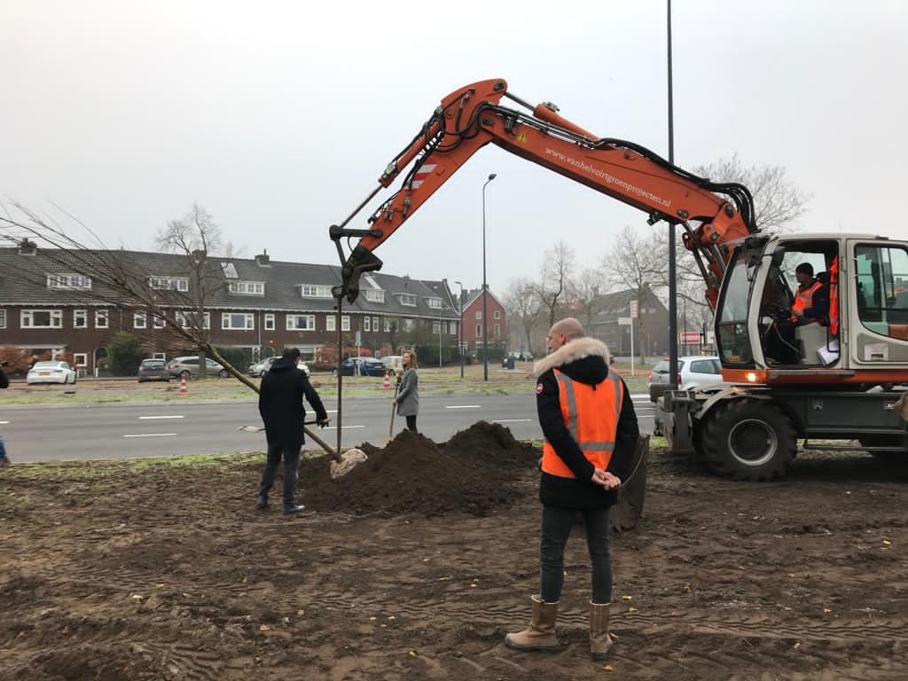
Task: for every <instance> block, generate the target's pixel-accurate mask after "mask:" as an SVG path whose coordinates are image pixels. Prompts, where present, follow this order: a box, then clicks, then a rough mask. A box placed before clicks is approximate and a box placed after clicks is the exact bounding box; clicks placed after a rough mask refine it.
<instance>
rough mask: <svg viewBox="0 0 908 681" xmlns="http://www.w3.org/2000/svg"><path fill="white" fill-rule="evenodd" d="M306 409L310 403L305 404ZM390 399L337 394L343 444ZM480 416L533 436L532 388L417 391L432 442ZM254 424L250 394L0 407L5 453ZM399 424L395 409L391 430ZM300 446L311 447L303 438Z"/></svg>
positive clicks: (227, 442)
mask: <svg viewBox="0 0 908 681" xmlns="http://www.w3.org/2000/svg"><path fill="white" fill-rule="evenodd" d="M633 398H634V404H635V406H636V408H637V415H638V417H639V418H640V430H641V431H643V432H652V428H653V404H652V403H651V402H650V401H649V398H648V397H647V396H646V395H634V396H633ZM325 406H326V408H327V409H328V411H329V414H330V415H331V417H332V425H331V426H329V427H328V428H325V429H322V430H319V429H316V432H317V433H318V434H319V435H320V436H321V437H322V439H323V440H326V441H327V442H328V443H329V444H330V445H332V446H336V443H337V423H336V419H337V404H336V402H335V401H334V400H331V399H328V400H326V401H325ZM309 414H310V417H311V411H310V412H309ZM390 419H391V400H390V399H386V398H377V397H365V398H354V399H349V400H347V399H345V400H344V413H343V420H342V423H341V424H340V425H341V435H342V442H341V446H342V448H344V449H346V448H348V447H354V446H356V445H359V444H361V443H363V442H371V443H372V444H375V445H381V444H383V443H384V442H385V441H386V440H387V439H388V436H389V426H390ZM480 420H485V421H489V422H494V423H500V424H501V425H503V426H505V427H507V428H509V429H510V430H511V432H512V433H513V434H514V437H516V438H517V439H539V438H541V437H542V433H541V431H540V430H539V425H538V423H537V421H536V408H535V400H534V397H533V395H500V396H497V395H496V396H490V395H475V396H469V395H468V396H464V395H447V396H433V395H426V396H422V397H421V399H420V413H419V421H418V426H419V429H420V431H421V432H422V433H423V434H424V435H426V436H427V437H429V438H431V439H432V440H435V441H436V442H444V441H446V440H448V439H450V437H451V436H452V435H454V434H455V433H456V432H458V431H460V430H463V429H465V428H468V427H470V426H471V425H473V424H474V423H476V422H477V421H480ZM243 425H249V426H261V419H260V418H259V415H258V409H257V406H256V402H255V401H254V400H242V401H238V400H227V401H219V402H186V403H182V404H180V403H171V402H166V403H160V402H155V403H131V404H130V403H112V404H107V403H99V404H89V405H84V404H83V405H38V406H35V405H11V406H6V407H3V408H2V409H0V433H3V437H4V439H5V441H6V446H7V450H8V452H9V456H10V458H11V459H12V461H13V462H14V463H15V462H40V461H53V460H73V459H76V460H79V459H81V460H88V459H119V458H122V459H126V458H143V457H150V456H174V455H180V454H209V453H215V452H248V451H262V450H263V449H264V447H265V436H264V433H251V432H246V431H242V430H240V427H241V426H243ZM404 426H405V419H402V418H400V417H395V419H394V433H395V434H396V433H398V432H400V430H402V429H403V428H404ZM305 447H306V449H317V445H316V444H315V443H313V442H311V441H308V440H307V443H306V445H305Z"/></svg>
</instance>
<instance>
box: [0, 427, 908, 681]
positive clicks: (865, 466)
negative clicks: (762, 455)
mask: <svg viewBox="0 0 908 681" xmlns="http://www.w3.org/2000/svg"><path fill="white" fill-rule="evenodd" d="M364 448H366V449H367V450H368V451H369V452H370V460H369V462H368V463H367V464H363V465H362V466H361V467H359V468H357V469H356V470H354V471H353V472H352V473H350V474H349V475H348V476H347V477H345V478H343V479H342V480H340V481H338V482H332V481H331V480H330V478H329V476H328V472H327V462H326V461H325V460H324V459H313V460H307V461H305V462H304V465H303V467H302V471H301V494H300V497H301V501H303V502H304V503H306V504H307V506H308V507H309V509H311V511H312V512H307V513H305V514H302V515H301V516H297V517H285V516H283V515H282V514H280V513H279V512H278V510H277V509H271V510H268V511H265V512H260V511H257V510H256V509H255V507H254V501H255V492H256V482H257V479H258V476H259V472H260V469H261V460H260V458H255V457H238V458H236V459H220V460H215V461H213V462H212V463H210V464H207V465H197V466H193V467H187V466H173V465H165V464H159V465H153V466H147V465H146V466H140V467H136V465H135V464H123V463H99V464H88V465H86V464H66V465H61V466H55V467H47V466H44V467H38V466H13V467H12V468H6V469H0V517H2V527H0V551H2V569H0V613H2V615H0V651H2V653H0V678H2V679H29V680H35V681H48V680H50V679H54V680H57V679H99V680H103V681H114V680H119V679H129V680H137V681H143V680H151V679H155V680H157V679H164V680H176V679H212V680H213V679H224V680H228V681H230V680H239V679H262V680H270V679H275V680H277V679H280V680H281V681H288V680H295V679H327V680H334V681H342V680H347V679H349V680H354V679H357V680H358V679H370V680H375V679H377V680H392V679H408V680H413V681H423V680H426V681H428V680H430V679H455V680H464V681H466V680H471V681H472V680H475V679H489V680H492V679H494V680H499V679H546V680H555V681H558V680H564V681H567V680H578V679H579V680H583V679H602V678H615V679H670V680H672V681H685V680H688V679H690V680H693V679H698V680H699V679H705V680H707V681H709V680H718V679H761V680H762V679H766V680H770V679H792V680H794V679H830V680H833V679H834V680H838V679H874V680H881V679H882V680H887V679H892V680H895V679H906V678H908V627H906V623H908V569H906V568H908V561H906V547H908V529H906V526H908V511H906V507H908V503H906V502H908V467H904V466H893V465H891V464H884V463H882V462H878V461H876V460H875V459H872V458H871V457H869V456H865V455H861V454H850V455H834V454H826V455H807V454H802V455H801V456H800V457H799V458H798V460H797V461H796V463H795V466H794V468H793V470H792V472H791V474H790V476H789V477H788V478H787V479H786V480H785V481H783V482H777V483H773V484H749V483H736V482H730V481H725V480H719V479H716V478H714V477H711V476H710V475H709V474H707V473H705V472H702V471H700V470H691V468H690V467H689V466H687V465H685V464H684V463H683V462H681V461H676V460H673V459H671V458H669V457H667V456H666V455H665V454H664V453H660V452H658V451H654V452H653V456H652V458H651V462H650V470H649V487H648V492H647V499H646V509H645V514H644V517H643V519H642V522H641V524H640V525H639V527H638V528H637V530H635V531H633V532H630V533H626V534H623V535H618V536H615V537H614V540H613V554H614V568H615V606H614V616H613V630H614V631H615V632H616V633H617V634H618V635H619V637H620V640H619V643H618V645H617V646H616V647H615V648H614V649H613V651H614V652H613V655H612V657H611V659H610V661H609V663H608V667H606V665H604V664H602V663H592V662H590V661H589V658H588V650H587V641H586V602H587V599H588V582H589V573H588V560H587V558H586V555H585V551H584V548H585V547H584V543H583V541H582V538H581V529H582V528H580V527H578V528H577V532H576V534H575V536H574V537H573V538H572V540H571V542H570V544H569V546H568V552H567V556H566V572H567V578H566V583H565V593H564V598H563V614H562V617H561V619H560V621H559V632H560V636H561V638H562V641H563V649H562V650H561V651H560V652H558V653H554V654H519V653H515V652H512V651H510V650H508V649H507V648H505V647H504V646H503V644H502V639H503V637H504V634H505V633H506V632H508V631H510V630H516V629H519V628H522V627H523V625H524V624H525V623H526V621H527V619H528V614H529V607H528V596H529V595H530V594H532V593H534V592H535V590H536V584H537V574H538V568H537V541H538V518H539V505H538V501H537V498H536V476H537V472H536V470H535V466H534V464H535V462H536V458H537V456H538V452H537V451H536V450H533V449H532V448H531V447H529V446H527V445H522V444H519V443H516V442H514V441H513V440H512V439H511V438H510V434H509V433H508V432H507V431H506V430H505V429H503V428H501V427H500V426H490V425H488V424H483V423H480V424H477V425H476V426H474V427H473V428H471V429H469V430H467V431H464V432H462V433H459V434H458V435H457V436H455V437H454V438H452V440H451V441H450V442H448V443H445V444H443V445H442V444H435V443H432V442H430V441H428V440H425V439H423V438H420V437H414V436H411V435H410V434H409V433H406V432H404V433H402V434H401V435H400V436H398V437H397V438H396V439H395V440H394V441H393V442H392V443H391V444H390V445H389V446H388V447H387V448H386V449H385V450H383V451H378V450H375V449H374V448H370V447H368V446H364ZM275 496H276V497H278V498H279V495H275Z"/></svg>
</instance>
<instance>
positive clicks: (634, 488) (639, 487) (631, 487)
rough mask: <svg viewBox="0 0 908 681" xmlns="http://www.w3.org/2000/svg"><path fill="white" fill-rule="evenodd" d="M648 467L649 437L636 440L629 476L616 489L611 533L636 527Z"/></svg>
mask: <svg viewBox="0 0 908 681" xmlns="http://www.w3.org/2000/svg"><path fill="white" fill-rule="evenodd" d="M648 465H649V435H641V436H640V437H639V438H638V439H637V447H636V448H635V449H634V458H633V460H632V461H631V466H630V471H631V472H630V475H628V476H627V479H626V480H624V482H623V483H622V484H621V487H620V488H618V503H617V504H615V506H614V507H613V508H612V511H611V513H610V514H609V518H610V521H611V525H612V531H613V532H626V531H628V530H633V529H634V528H635V527H637V523H638V522H639V520H640V516H641V514H642V513H643V501H644V499H645V497H646V469H647V466H648Z"/></svg>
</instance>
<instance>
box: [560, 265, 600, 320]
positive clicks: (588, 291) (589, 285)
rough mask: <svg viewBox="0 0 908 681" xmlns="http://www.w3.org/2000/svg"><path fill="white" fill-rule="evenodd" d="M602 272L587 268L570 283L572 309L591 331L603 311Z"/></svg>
mask: <svg viewBox="0 0 908 681" xmlns="http://www.w3.org/2000/svg"><path fill="white" fill-rule="evenodd" d="M602 281H603V278H602V272H601V271H599V270H598V269H594V268H591V267H585V268H584V269H583V270H581V272H580V274H578V275H577V276H576V277H575V278H573V279H572V280H571V282H570V289H569V294H568V295H569V298H570V301H571V307H573V308H574V309H576V310H577V317H578V318H579V319H580V321H581V323H582V324H583V326H584V328H587V329H590V328H592V326H593V322H594V321H595V320H596V315H598V314H599V312H600V311H601V305H600V303H601V301H602V295H601V294H602V293H604V291H603V290H602Z"/></svg>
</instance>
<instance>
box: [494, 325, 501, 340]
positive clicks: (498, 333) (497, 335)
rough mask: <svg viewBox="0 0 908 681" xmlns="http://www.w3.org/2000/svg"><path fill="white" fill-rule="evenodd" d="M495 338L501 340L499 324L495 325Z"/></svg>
mask: <svg viewBox="0 0 908 681" xmlns="http://www.w3.org/2000/svg"><path fill="white" fill-rule="evenodd" d="M495 338H501V324H496V325H495Z"/></svg>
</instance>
